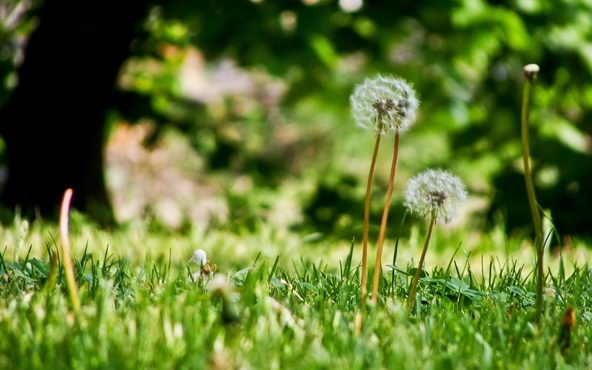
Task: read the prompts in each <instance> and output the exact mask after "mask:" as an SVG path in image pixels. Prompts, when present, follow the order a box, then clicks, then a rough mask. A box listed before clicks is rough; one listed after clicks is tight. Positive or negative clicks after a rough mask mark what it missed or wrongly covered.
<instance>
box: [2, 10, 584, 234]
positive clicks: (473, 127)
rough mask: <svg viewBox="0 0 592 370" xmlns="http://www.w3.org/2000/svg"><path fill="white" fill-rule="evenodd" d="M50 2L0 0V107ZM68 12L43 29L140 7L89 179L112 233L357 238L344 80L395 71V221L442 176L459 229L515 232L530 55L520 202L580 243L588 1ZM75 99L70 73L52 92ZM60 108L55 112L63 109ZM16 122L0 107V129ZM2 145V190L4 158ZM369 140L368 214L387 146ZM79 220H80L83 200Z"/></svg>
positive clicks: (377, 203) (362, 169)
mask: <svg viewBox="0 0 592 370" xmlns="http://www.w3.org/2000/svg"><path fill="white" fill-rule="evenodd" d="M51 3H55V0H46V1H41V0H0V77H1V79H0V109H2V107H5V106H7V105H8V104H10V99H11V97H12V94H13V92H14V91H15V89H16V88H17V86H18V84H19V77H20V79H21V80H22V76H20V75H19V67H20V66H21V65H22V64H23V63H24V61H25V60H26V58H27V57H28V56H27V42H28V40H29V39H30V37H31V35H33V34H34V33H35V32H36V30H38V28H37V27H38V25H39V24H40V23H41V24H42V23H43V19H44V18H43V17H44V16H43V9H44V7H47V6H48V5H49V4H51ZM66 3H67V2H66ZM74 3H75V2H73V3H72V4H68V6H72V12H71V13H70V14H65V15H64V17H63V19H61V20H60V21H61V22H65V23H64V24H71V25H72V27H71V33H72V34H76V32H79V29H78V28H77V27H81V24H82V27H84V24H86V23H84V22H82V23H81V22H76V21H75V18H76V17H77V14H80V17H81V18H83V12H89V11H91V12H92V11H93V9H94V8H93V6H96V7H99V8H101V10H102V11H103V12H102V13H100V14H101V15H102V18H100V19H99V20H98V21H97V27H98V28H99V29H101V27H106V28H109V22H110V15H111V14H114V13H117V12H119V11H120V10H121V9H120V8H122V7H125V8H126V9H128V8H137V9H135V10H137V13H136V14H141V16H140V17H138V19H139V21H134V22H132V21H130V22H132V23H133V29H132V30H133V38H132V42H131V43H130V47H129V51H126V53H125V57H124V62H123V63H122V65H121V68H120V69H119V70H118V73H117V77H116V79H115V80H114V81H113V82H114V85H115V87H116V88H115V90H114V92H113V94H112V96H111V99H110V100H109V104H108V105H107V106H106V108H105V109H104V120H103V121H104V129H105V132H106V135H105V138H104V147H103V148H104V149H103V153H104V172H105V183H106V187H107V189H108V196H109V201H110V203H111V204H110V205H109V206H110V207H111V206H112V209H113V212H114V216H115V219H116V220H117V221H118V222H119V223H126V222H134V220H137V219H148V220H150V222H151V223H152V224H153V225H154V227H162V228H166V229H174V230H180V231H182V230H184V229H187V228H191V227H200V228H209V227H222V228H226V227H228V228H241V229H244V228H246V229H249V228H255V227H256V226H257V225H258V224H259V223H262V222H263V223H268V224H272V225H275V226H276V227H277V228H278V229H291V230H296V231H298V230H307V231H311V230H312V231H319V232H321V233H323V234H326V235H335V236H337V237H343V238H346V239H351V237H352V235H359V234H360V233H361V222H360V221H361V215H362V203H363V198H364V191H365V180H366V176H367V171H368V165H369V161H370V155H371V150H372V145H373V141H374V138H373V135H372V133H370V132H366V131H363V130H361V129H359V128H357V127H355V125H354V122H353V120H352V118H351V116H350V111H349V101H348V98H349V95H350V93H351V91H352V89H353V86H354V85H355V84H357V83H360V82H361V81H362V80H363V79H364V78H366V77H372V76H374V75H376V74H377V73H382V74H391V75H395V76H400V77H403V78H405V79H406V80H408V81H409V82H411V83H412V84H413V85H414V87H415V88H416V90H417V92H418V95H419V96H420V98H421V106H420V112H419V115H418V120H417V122H416V124H415V125H414V126H413V127H412V129H411V130H410V131H408V132H406V133H405V134H404V136H403V137H402V139H401V145H402V147H401V153H400V157H399V158H400V161H399V167H398V175H397V176H398V179H397V184H396V188H395V194H394V205H393V212H394V213H395V215H398V216H400V215H401V214H402V212H403V210H402V208H401V206H400V203H401V202H400V200H401V194H402V192H403V191H402V190H403V188H404V184H405V182H406V180H407V179H408V178H409V177H411V176H413V175H414V174H415V173H416V172H418V171H421V170H423V169H426V168H428V167H443V168H447V169H449V170H451V171H452V172H454V173H456V174H457V175H459V176H460V177H461V178H462V179H463V180H464V181H465V182H466V183H467V185H468V188H469V191H470V194H471V197H470V201H469V202H467V204H465V206H464V210H463V212H462V215H463V216H464V217H463V218H462V219H461V220H459V221H458V222H459V225H461V227H466V228H477V229H482V228H487V227H489V226H491V225H494V224H500V223H502V224H504V227H505V228H506V229H507V230H508V231H509V232H512V233H527V232H529V230H530V229H529V226H528V225H529V222H530V221H529V208H528V203H527V200H526V196H525V191H524V183H523V178H522V169H521V146H520V136H519V133H520V104H521V94H522V86H523V75H522V67H523V66H524V65H525V64H528V63H537V64H539V65H540V67H541V72H540V74H539V76H538V81H537V86H536V88H535V95H534V97H533V101H532V113H531V122H532V126H531V127H532V128H531V151H532V154H533V160H534V169H535V172H534V176H535V184H536V189H537V192H538V197H539V202H540V204H541V206H542V207H543V208H544V209H547V210H549V211H550V215H551V217H552V219H553V222H554V224H555V226H556V227H557V229H558V231H559V233H560V235H579V236H584V237H589V236H590V235H591V233H592V213H591V212H590V208H591V207H592V180H591V177H592V161H591V159H592V140H591V134H592V124H591V122H592V110H591V107H592V17H591V16H590V15H591V14H592V3H591V2H590V1H587V0H557V1H553V2H548V1H542V0H499V1H489V2H487V1H480V0H464V1H463V0H456V1H440V0H428V1H422V2H419V1H379V0H375V1H363V0H340V1H328V0H302V1H298V0H289V1H288V0H283V1H279V0H274V1H271V0H251V1H249V0H229V1H217V0H202V1H189V0H171V1H160V2H159V1H119V2H117V1H116V2H113V1H106V2H101V4H103V5H100V4H94V5H87V6H88V8H85V7H82V8H80V6H76V5H73V4H74ZM128 10H129V9H128ZM79 12H80V13H79ZM87 16H88V14H86V13H84V17H87ZM68 22H70V23H68ZM55 41H56V42H60V40H55ZM91 48H92V43H91ZM105 50H107V51H106V52H105V53H108V50H109V49H108V48H106V49H105ZM56 58H58V59H59V58H60V56H59V55H57V56H56ZM72 62H74V63H75V62H76V61H71V60H64V61H63V63H72ZM70 73H72V74H74V73H79V72H78V71H77V70H76V69H73V70H72V71H71V72H70ZM75 78H78V79H81V81H85V79H86V78H89V76H88V75H86V76H85V75H84V73H80V74H79V75H78V76H75ZM93 88H94V87H93V84H92V79H91V78H89V83H88V84H85V83H81V84H79V86H78V87H76V88H72V89H71V94H73V95H76V94H80V93H83V91H84V90H85V89H88V90H92V89H93ZM76 89H78V90H76ZM64 101H65V104H64V107H62V110H61V112H62V113H60V114H63V115H66V116H67V115H68V103H67V101H68V99H67V97H64ZM31 109H35V107H31ZM0 112H1V111H0ZM56 122H59V119H58V120H57V121H56ZM15 124H18V123H14V119H13V120H12V121H11V122H8V121H7V120H6V118H5V117H3V116H2V115H0V128H1V127H3V126H9V125H15ZM22 124H26V122H25V123H22ZM48 124H51V122H50V123H48ZM79 124H80V125H85V122H84V119H82V120H80V122H79ZM52 127H53V126H52ZM3 130H4V131H5V130H6V129H3ZM55 130H56V131H59V130H60V125H59V123H56V124H55ZM30 135H31V136H35V135H36V132H35V130H32V131H31V132H30ZM3 137H4V140H5V141H4V142H0V164H4V167H3V169H2V170H1V171H2V172H1V173H0V180H1V181H2V182H6V181H8V179H9V177H10V171H9V169H8V167H9V166H6V164H7V163H9V162H10V160H11V158H10V157H9V156H8V155H7V150H6V146H7V144H8V140H9V139H7V136H6V135H3ZM48 140H50V139H49V138H48ZM383 142H384V143H385V145H383V147H382V150H381V153H380V154H381V156H380V160H379V164H378V170H377V179H376V185H375V188H374V191H375V195H376V196H375V197H374V203H373V206H372V209H373V212H374V213H375V214H376V215H377V216H376V218H378V217H379V216H378V215H379V214H380V212H381V209H382V199H383V196H382V194H384V190H385V189H386V182H387V175H388V165H389V160H390V152H391V149H392V143H389V140H384V141H383ZM23 145H26V144H25V143H23ZM31 150H35V146H33V147H32V148H31ZM74 155H76V153H74ZM3 203H4V204H5V205H6V206H7V207H6V209H7V212H9V213H10V211H12V210H14V207H12V205H13V203H12V202H10V201H6V199H4V201H3ZM82 210H83V211H85V212H86V213H88V214H89V216H90V217H91V218H92V217H93V211H92V208H91V209H82ZM395 217H396V216H395ZM397 219H398V218H397Z"/></svg>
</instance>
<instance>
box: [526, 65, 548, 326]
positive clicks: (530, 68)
mask: <svg viewBox="0 0 592 370" xmlns="http://www.w3.org/2000/svg"><path fill="white" fill-rule="evenodd" d="M536 72H538V66H536V65H533V64H529V65H527V66H525V67H524V75H525V76H526V81H525V84H524V89H523V91H522V115H521V136H522V160H523V162H524V181H525V184H526V194H527V196H528V204H529V206H530V213H531V216H532V223H533V227H534V244H535V249H536V300H535V321H536V322H537V323H538V322H539V321H540V319H541V316H542V313H543V279H544V267H543V258H544V247H543V230H542V224H541V215H540V213H539V209H538V203H537V200H536V195H535V191H534V185H533V182H532V172H531V168H530V145H529V141H528V117H529V110H530V96H531V92H532V86H533V84H534V79H535V76H536Z"/></svg>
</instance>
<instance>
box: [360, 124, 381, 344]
mask: <svg viewBox="0 0 592 370" xmlns="http://www.w3.org/2000/svg"><path fill="white" fill-rule="evenodd" d="M380 137H381V135H380V134H377V135H376V141H375V142H374V151H373V152H372V161H371V162H370V170H369V171H368V183H367V185H366V198H365V199H364V231H363V234H362V271H361V277H360V311H361V313H359V314H357V315H356V323H355V327H356V333H357V334H358V335H360V334H361V332H362V317H363V315H364V313H365V311H366V297H367V296H368V233H369V229H370V200H371V199H372V182H373V179H374V169H375V168H376V157H377V156H378V147H379V146H380Z"/></svg>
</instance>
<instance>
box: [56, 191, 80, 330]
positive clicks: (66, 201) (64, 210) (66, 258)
mask: <svg viewBox="0 0 592 370" xmlns="http://www.w3.org/2000/svg"><path fill="white" fill-rule="evenodd" d="M71 201H72V189H67V190H66V192H65V193H64V198H63V199H62V206H61V208H60V240H61V245H62V259H63V264H64V273H65V274H66V285H67V286H68V293H69V295H70V304H72V309H73V310H74V314H75V316H76V319H78V320H79V319H80V311H81V309H80V299H79V298H78V290H77V288H76V281H75V279H74V267H73V265H72V251H71V250H70V239H69V237H68V211H69V210H70V202H71Z"/></svg>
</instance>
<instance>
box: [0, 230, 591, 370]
mask: <svg viewBox="0 0 592 370" xmlns="http://www.w3.org/2000/svg"><path fill="white" fill-rule="evenodd" d="M0 231H1V234H0V235H1V236H0V242H1V243H0V245H2V249H1V250H0V252H1V253H0V255H1V258H0V333H1V336H0V368H2V369H47V368H52V369H71V368H74V369H90V368H97V369H103V368H109V369H145V368H146V369H147V368H155V369H156V368H158V369H172V368H178V369H199V368H213V369H232V368H245V369H280V368H281V369H291V368H294V369H314V368H344V369H373V368H377V369H380V368H401V369H403V368H404V369H531V368H532V369H548V368H554V367H555V368H573V369H581V368H589V367H590V366H592V355H591V353H592V351H591V349H592V348H591V347H592V346H591V343H590V341H591V338H592V332H591V329H590V325H589V323H588V321H589V320H590V319H592V288H591V286H592V282H591V280H592V273H591V272H590V271H591V270H590V269H589V267H588V265H587V264H586V261H588V257H589V255H590V252H589V251H588V250H587V249H588V248H587V247H590V246H589V245H588V246H586V245H585V243H576V244H577V245H576V246H574V248H573V249H572V250H571V251H569V252H566V253H565V255H564V256H563V258H555V259H554V260H550V265H549V270H548V271H547V275H546V283H547V284H546V287H547V291H548V294H547V296H546V297H545V311H544V315H543V319H542V322H541V325H540V326H538V327H537V326H534V324H533V313H534V293H533V292H534V288H535V284H534V279H533V270H534V264H533V261H534V257H533V254H532V250H530V249H531V248H528V247H527V246H520V245H521V244H522V243H521V241H520V240H518V239H507V238H505V237H503V231H500V230H499V229H498V230H494V231H492V232H491V233H485V234H481V235H472V236H468V235H467V233H466V232H463V231H461V230H456V231H455V230H448V231H446V230H445V231H441V232H437V233H436V234H435V235H434V239H433V246H434V248H433V249H432V250H431V251H430V252H429V254H430V258H429V259H428V260H427V267H428V271H429V275H428V276H426V277H424V278H423V279H422V281H421V283H420V286H419V289H418V296H419V297H420V299H419V304H418V309H417V310H416V311H415V312H414V313H413V314H412V315H409V314H408V313H407V311H406V310H405V308H404V302H405V292H406V291H407V289H408V287H409V283H410V280H411V277H410V275H409V273H410V272H408V271H409V269H410V268H411V266H414V263H413V259H414V258H415V259H416V258H417V254H418V251H419V245H421V234H422V231H421V230H419V229H412V231H411V234H410V236H409V238H405V239H402V240H401V246H400V250H399V258H398V261H397V262H396V265H397V267H396V268H394V269H392V268H388V267H387V268H386V269H385V271H384V273H383V275H382V279H383V281H382V283H381V285H380V287H381V291H380V297H381V298H380V299H379V302H378V303H377V304H376V305H372V306H369V307H368V313H367V317H366V319H365V320H364V324H363V330H362V333H361V335H360V336H357V335H356V333H355V328H354V324H353V323H354V319H355V316H356V313H357V309H358V307H359V302H358V300H359V285H358V284H359V277H358V270H359V259H360V254H361V251H360V250H359V247H360V246H359V245H358V244H359V243H356V244H355V248H354V249H352V248H351V244H350V243H348V242H344V241H338V240H330V239H317V238H315V237H314V235H311V236H308V237H306V236H299V235H294V234H291V233H287V232H286V233H283V232H278V231H273V230H271V229H270V228H267V227H265V226H263V225H261V226H260V227H257V228H256V229H255V230H254V231H235V232H229V231H222V230H219V231H209V232H189V233H187V234H185V235H175V234H165V233H162V232H159V233H153V232H150V231H149V230H148V229H146V228H145V227H143V226H141V225H140V224H138V225H135V226H130V227H128V228H127V229H125V230H121V231H112V232H106V231H98V230H96V229H94V228H93V227H92V226H91V225H89V224H87V223H85V222H83V221H76V220H74V222H73V226H72V231H71V234H72V247H73V251H74V256H75V262H74V264H75V269H76V278H77V284H78V286H79V290H80V296H81V301H82V319H81V321H80V322H77V321H76V319H75V316H74V315H73V312H72V310H71V307H70V304H69V301H68V299H67V293H66V287H65V282H64V276H63V271H62V269H61V268H59V269H58V274H57V285H56V286H54V287H49V286H46V285H45V281H46V278H47V274H48V270H49V258H48V249H50V248H54V247H55V244H56V242H55V241H54V239H55V235H56V234H57V228H56V227H55V226H53V225H47V224H33V225H31V226H29V227H27V224H25V223H23V222H21V221H18V220H17V221H16V222H15V225H14V226H12V227H8V228H5V229H1V230H0ZM52 235H53V236H52ZM465 239H466V240H465ZM389 243H390V244H391V249H392V241H387V246H386V247H387V249H386V253H385V261H386V262H387V263H390V258H391V257H389V256H388V253H392V250H390V252H389V249H388V248H389ZM463 243H464V244H463ZM459 246H460V247H459ZM197 248H203V249H205V250H206V251H207V252H208V257H209V259H210V260H211V262H212V263H215V264H216V265H217V272H216V275H217V276H223V277H226V278H227V279H228V283H229V286H228V287H227V288H221V290H212V287H211V282H210V283H206V282H203V281H201V280H200V281H193V280H192V278H191V272H194V271H195V270H196V268H197V266H195V265H192V264H190V263H189V262H188V260H189V257H190V256H191V253H192V251H193V250H194V249H197ZM455 250H456V252H455ZM319 256H323V259H320V258H319ZM391 256H392V255H391ZM569 306H571V307H574V308H575V309H576V320H577V321H576V322H577V323H576V326H575V327H574V330H573V333H572V338H571V345H570V347H569V349H567V350H566V351H565V353H564V354H562V353H561V350H560V348H559V347H560V346H561V343H557V341H558V336H559V332H560V321H561V318H562V316H563V314H564V312H565V310H566V309H567V308H568V307H569Z"/></svg>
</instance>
